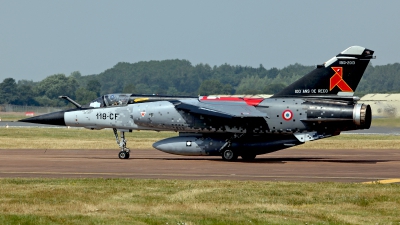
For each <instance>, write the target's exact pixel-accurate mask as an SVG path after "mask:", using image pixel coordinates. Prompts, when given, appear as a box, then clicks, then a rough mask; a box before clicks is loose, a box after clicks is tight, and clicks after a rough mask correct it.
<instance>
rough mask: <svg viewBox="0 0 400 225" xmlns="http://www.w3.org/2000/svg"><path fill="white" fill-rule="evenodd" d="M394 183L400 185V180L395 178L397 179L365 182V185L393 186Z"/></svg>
mask: <svg viewBox="0 0 400 225" xmlns="http://www.w3.org/2000/svg"><path fill="white" fill-rule="evenodd" d="M392 183H400V179H399V178H395V179H386V180H376V181H368V182H363V184H392Z"/></svg>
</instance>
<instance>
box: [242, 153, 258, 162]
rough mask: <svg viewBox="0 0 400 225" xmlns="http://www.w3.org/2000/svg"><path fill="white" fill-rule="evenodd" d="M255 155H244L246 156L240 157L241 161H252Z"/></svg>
mask: <svg viewBox="0 0 400 225" xmlns="http://www.w3.org/2000/svg"><path fill="white" fill-rule="evenodd" d="M256 156H257V155H255V154H246V155H242V159H243V160H248V161H250V160H254V159H255V158H256Z"/></svg>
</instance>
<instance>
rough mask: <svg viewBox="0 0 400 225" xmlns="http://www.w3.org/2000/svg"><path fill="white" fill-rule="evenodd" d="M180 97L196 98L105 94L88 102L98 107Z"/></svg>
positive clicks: (179, 97)
mask: <svg viewBox="0 0 400 225" xmlns="http://www.w3.org/2000/svg"><path fill="white" fill-rule="evenodd" d="M182 98H198V97H193V96H167V95H136V94H123V93H117V94H107V95H103V96H101V97H98V98H96V99H95V100H93V101H91V102H90V103H89V107H93V108H100V107H113V106H125V105H129V104H135V103H141V102H149V101H160V100H165V101H170V100H175V99H182Z"/></svg>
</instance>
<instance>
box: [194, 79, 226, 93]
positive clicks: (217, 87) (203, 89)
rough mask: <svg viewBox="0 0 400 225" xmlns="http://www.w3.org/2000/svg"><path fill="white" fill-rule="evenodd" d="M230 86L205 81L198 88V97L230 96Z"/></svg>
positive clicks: (216, 81) (215, 81)
mask: <svg viewBox="0 0 400 225" xmlns="http://www.w3.org/2000/svg"><path fill="white" fill-rule="evenodd" d="M231 91H232V86H231V85H230V84H222V83H221V82H220V81H218V80H205V81H204V82H203V83H201V85H200V87H199V91H198V92H199V95H227V94H231Z"/></svg>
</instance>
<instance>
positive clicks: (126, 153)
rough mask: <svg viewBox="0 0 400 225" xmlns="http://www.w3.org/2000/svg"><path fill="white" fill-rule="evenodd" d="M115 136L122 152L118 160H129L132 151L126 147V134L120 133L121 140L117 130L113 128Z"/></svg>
mask: <svg viewBox="0 0 400 225" xmlns="http://www.w3.org/2000/svg"><path fill="white" fill-rule="evenodd" d="M113 131H114V135H115V140H116V141H117V144H118V145H119V148H120V149H121V151H120V152H119V153H118V158H120V159H129V156H130V154H129V153H130V151H131V150H129V148H127V147H126V139H125V132H124V131H120V135H121V140H120V139H119V138H118V131H117V129H115V128H113Z"/></svg>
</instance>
